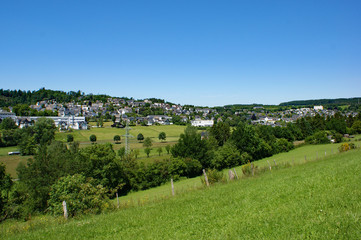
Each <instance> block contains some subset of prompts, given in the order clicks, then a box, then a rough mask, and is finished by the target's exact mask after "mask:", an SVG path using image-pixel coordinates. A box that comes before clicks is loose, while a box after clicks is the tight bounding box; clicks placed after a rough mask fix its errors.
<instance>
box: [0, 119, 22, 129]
mask: <svg viewBox="0 0 361 240" xmlns="http://www.w3.org/2000/svg"><path fill="white" fill-rule="evenodd" d="M17 128H18V126H17V125H16V124H15V122H14V120H13V119H12V118H5V119H3V120H2V122H1V123H0V129H1V130H11V129H17Z"/></svg>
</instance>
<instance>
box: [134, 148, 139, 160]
mask: <svg viewBox="0 0 361 240" xmlns="http://www.w3.org/2000/svg"><path fill="white" fill-rule="evenodd" d="M133 153H134V156H135V158H138V156H139V149H134V150H133Z"/></svg>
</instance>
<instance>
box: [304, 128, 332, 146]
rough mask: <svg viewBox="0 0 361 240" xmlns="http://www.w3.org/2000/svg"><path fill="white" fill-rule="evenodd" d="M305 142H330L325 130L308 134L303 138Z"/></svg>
mask: <svg viewBox="0 0 361 240" xmlns="http://www.w3.org/2000/svg"><path fill="white" fill-rule="evenodd" d="M305 142H306V143H309V144H324V143H330V140H329V139H328V138H327V133H326V132H324V131H320V132H317V133H315V134H313V135H312V136H308V137H307V138H306V139H305Z"/></svg>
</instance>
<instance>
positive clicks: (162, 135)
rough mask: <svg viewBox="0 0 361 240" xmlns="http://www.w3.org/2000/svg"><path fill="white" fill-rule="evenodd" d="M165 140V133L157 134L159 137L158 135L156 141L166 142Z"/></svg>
mask: <svg viewBox="0 0 361 240" xmlns="http://www.w3.org/2000/svg"><path fill="white" fill-rule="evenodd" d="M166 138H167V135H166V134H165V132H161V133H159V135H158V139H159V140H160V141H162V142H163V141H165V140H166Z"/></svg>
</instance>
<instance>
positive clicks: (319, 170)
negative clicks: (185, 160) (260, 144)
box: [0, 149, 361, 239]
mask: <svg viewBox="0 0 361 240" xmlns="http://www.w3.org/2000/svg"><path fill="white" fill-rule="evenodd" d="M295 151H297V150H295ZM288 154H290V156H291V157H288V158H292V156H293V155H294V154H295V153H294V152H293V151H292V152H290V153H288ZM285 158H286V157H285ZM263 161H264V162H266V164H267V161H266V160H263ZM280 161H281V160H280ZM360 172H361V150H360V149H358V150H352V151H349V152H346V153H342V154H333V155H328V156H326V157H322V158H319V159H318V160H316V159H313V160H311V159H309V160H308V161H307V162H302V161H299V162H296V163H295V164H294V165H292V164H291V166H288V167H284V168H280V169H277V170H276V169H274V168H273V169H272V172H270V171H266V172H264V173H262V174H259V175H256V176H252V177H243V178H242V179H241V180H238V181H233V182H229V183H227V184H219V185H215V186H212V187H210V188H209V189H208V188H203V189H202V190H197V191H196V190H194V191H188V192H184V193H182V194H177V195H176V196H175V197H168V199H167V200H159V201H149V202H148V203H147V204H144V205H142V206H132V207H128V208H122V209H121V210H119V211H114V212H111V213H106V214H101V215H96V216H83V217H80V218H78V219H72V220H69V221H68V222H65V221H64V220H62V219H61V218H52V217H46V216H43V217H41V218H40V217H39V218H37V219H34V220H31V221H28V222H25V223H19V222H14V221H7V222H5V223H3V224H1V226H0V234H1V236H4V238H8V239H89V238H96V239H116V238H121V239H259V238H262V239H305V238H313V239H360V238H361V202H360V199H361V188H360V182H361V174H360ZM198 181H199V178H198ZM191 184H192V183H191ZM59 223H61V224H59Z"/></svg>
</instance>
